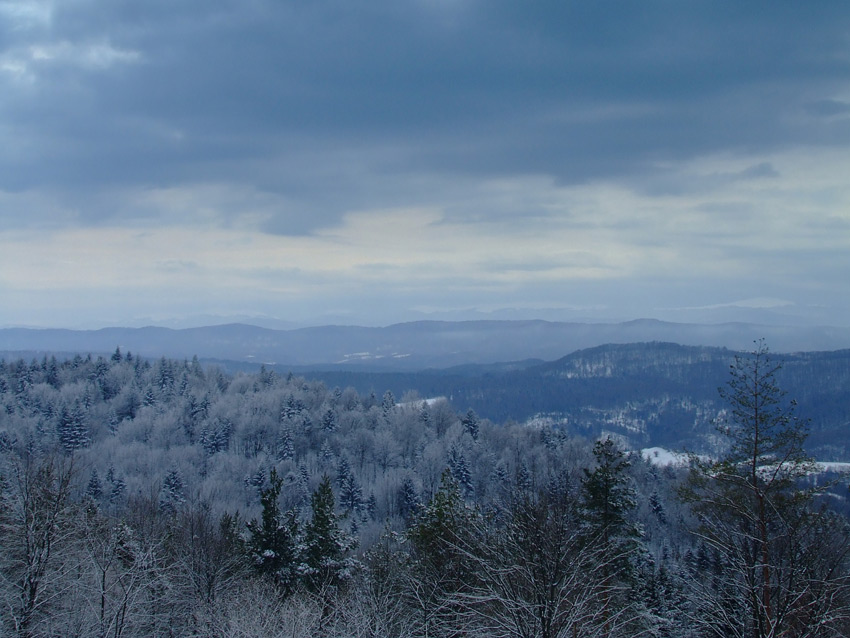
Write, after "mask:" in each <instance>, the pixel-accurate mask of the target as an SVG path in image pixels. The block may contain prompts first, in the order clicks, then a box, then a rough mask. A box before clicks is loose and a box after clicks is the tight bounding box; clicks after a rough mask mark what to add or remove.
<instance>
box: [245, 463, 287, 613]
mask: <svg viewBox="0 0 850 638" xmlns="http://www.w3.org/2000/svg"><path fill="white" fill-rule="evenodd" d="M282 487H283V479H282V478H281V477H280V476H278V473H277V470H276V469H274V468H272V470H271V472H270V473H269V486H268V487H267V488H265V489H262V490H260V505H261V506H262V508H263V511H262V515H261V518H260V520H259V521H257V520H256V519H254V520H252V521H251V522H250V523H248V534H249V538H248V542H247V548H248V553H249V555H250V557H251V559H252V561H253V564H254V568H255V569H256V570H257V572H259V573H260V574H262V575H264V576H267V577H269V578H271V580H272V581H273V582H274V583H275V585H277V586H278V587H279V588H280V590H281V592H282V593H283V595H284V596H287V595H289V594H290V593H291V591H292V587H293V586H294V576H295V545H296V538H297V535H298V519H297V517H296V516H295V512H293V511H290V512H288V513H286V514H284V513H283V512H281V510H280V503H279V499H280V490H281V488H282Z"/></svg>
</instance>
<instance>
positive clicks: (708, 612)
mask: <svg viewBox="0 0 850 638" xmlns="http://www.w3.org/2000/svg"><path fill="white" fill-rule="evenodd" d="M781 368H782V364H781V363H776V362H774V361H773V359H772V357H771V356H770V353H769V351H768V348H767V346H766V345H765V344H764V342H763V341H758V342H756V347H755V349H754V350H753V351H752V352H750V353H749V354H748V355H746V356H740V355H739V356H736V357H735V361H734V363H733V364H732V366H731V368H730V380H729V382H728V384H727V386H726V388H722V389H721V390H720V393H721V396H722V397H723V398H724V399H726V400H727V402H728V403H729V407H730V414H729V421H728V422H727V423H725V424H723V425H722V426H721V427H720V428H719V430H720V432H721V434H723V435H724V436H725V437H726V438H727V440H728V442H729V447H728V450H727V452H726V453H725V455H724V456H722V457H721V458H720V459H718V460H716V461H707V460H702V459H699V458H696V457H694V458H693V459H692V461H691V463H692V470H691V474H690V477H689V480H688V483H687V485H686V486H685V487H684V488H683V489H682V491H681V496H682V497H683V498H684V500H685V501H686V502H689V503H690V504H691V505H692V508H693V510H694V511H695V513H696V514H697V515H698V517H699V520H700V522H701V525H700V527H699V529H697V530H695V533H696V534H697V536H698V538H700V539H701V540H702V541H704V543H705V544H706V545H707V546H708V547H709V548H711V550H712V551H713V552H714V553H715V554H716V555H717V557H718V560H717V564H718V569H717V571H716V574H715V578H713V579H712V581H711V582H710V583H706V582H705V581H704V580H697V581H696V582H695V586H696V589H697V590H698V591H699V592H700V597H699V606H700V607H701V611H702V612H703V613H702V615H701V616H700V619H701V621H702V622H703V624H704V626H705V627H706V629H708V630H710V631H714V632H727V633H730V634H735V635H747V636H752V637H753V638H768V637H772V636H778V635H791V634H790V633H789V632H793V631H796V629H795V627H796V626H797V625H798V624H799V625H801V626H808V625H810V624H811V623H813V622H818V623H823V622H825V621H828V620H829V619H830V618H837V617H839V614H838V613H836V608H835V606H836V605H838V604H839V603H840V604H842V605H844V607H842V609H841V611H842V613H844V614H846V613H847V612H848V608H847V605H848V603H846V602H844V599H843V598H842V596H838V595H836V594H837V593H838V592H840V591H842V585H841V584H840V581H838V580H836V578H837V574H839V573H840V571H841V570H842V569H846V565H843V564H842V561H843V560H844V556H845V555H846V552H847V551H848V549H847V548H848V543H850V538H849V537H848V534H847V531H846V530H843V531H842V528H841V527H837V526H836V523H835V520H834V519H833V517H831V516H828V515H826V514H823V513H821V512H818V511H817V510H816V509H815V508H814V507H813V502H812V501H813V496H814V495H815V493H816V490H815V489H814V488H810V487H805V486H804V485H803V484H802V482H801V480H802V479H803V477H805V476H806V475H807V474H809V473H810V472H811V471H812V469H813V461H812V459H811V458H810V457H809V456H808V455H807V454H806V452H805V450H804V447H803V445H804V443H805V440H806V437H807V435H808V424H807V422H806V421H804V420H801V419H799V418H798V417H797V416H796V402H794V401H791V400H789V399H788V398H787V393H786V391H785V390H783V389H782V388H780V387H779V385H778V383H777V380H776V376H777V374H778V372H779V371H780V370H781ZM836 544H837V545H836ZM828 546H832V547H833V549H830V550H826V552H825V553H824V547H828ZM838 546H841V547H843V548H844V549H843V550H839V549H836V547H838ZM815 556H818V558H815ZM730 610H731V611H730ZM819 626H820V625H819ZM824 631H826V626H824ZM793 635H796V634H793ZM818 635H820V634H818ZM824 635H826V634H824Z"/></svg>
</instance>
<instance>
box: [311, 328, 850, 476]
mask: <svg viewBox="0 0 850 638" xmlns="http://www.w3.org/2000/svg"><path fill="white" fill-rule="evenodd" d="M735 354H736V353H735V352H733V351H732V350H728V349H726V348H713V347H704V346H682V345H678V344H673V343H660V342H653V343H632V344H620V345H604V346H597V347H594V348H589V349H586V350H579V351H576V352H573V353H571V354H569V355H567V356H565V357H562V358H561V359H558V360H557V361H550V362H546V363H540V362H536V363H535V362H533V361H525V362H517V363H514V364H510V365H507V364H505V365H489V366H473V365H468V366H462V367H458V368H450V369H445V370H441V371H436V370H433V371H427V372H419V373H399V372H396V373H386V372H385V373H367V372H362V371H356V370H347V371H344V370H337V371H316V372H313V373H309V374H308V375H306V376H311V377H313V378H318V379H321V380H323V381H324V382H325V384H326V385H327V386H328V387H334V386H338V387H340V388H345V387H347V386H351V387H354V388H355V389H356V390H358V392H360V393H363V394H368V393H369V392H370V391H376V392H383V391H384V390H385V389H389V390H391V391H392V392H393V393H394V394H395V395H396V396H403V395H404V394H409V393H411V391H415V392H417V393H418V394H419V395H420V396H422V397H433V396H444V397H446V398H447V399H449V401H450V402H451V404H452V405H453V406H454V407H455V409H457V410H459V411H461V412H464V411H466V410H467V409H469V408H472V409H473V410H475V411H476V412H477V413H478V414H479V415H480V416H483V417H486V418H488V419H490V420H492V421H493V422H495V423H504V422H506V421H509V420H512V421H516V422H520V423H527V424H529V425H530V426H535V425H552V426H554V427H555V428H556V429H559V430H563V431H566V432H568V433H569V434H572V435H581V436H586V437H588V438H595V437H598V436H601V435H604V434H610V435H613V436H615V437H618V438H620V439H621V440H623V442H624V443H625V444H626V446H627V447H629V448H631V449H641V448H648V447H655V446H658V447H664V448H667V449H676V450H681V449H689V450H693V451H696V452H699V453H707V454H712V453H714V452H716V451H717V445H718V442H719V440H720V438H721V437H718V435H717V426H718V425H720V424H721V423H722V422H723V419H724V416H723V414H724V410H726V408H728V405H727V404H726V403H725V402H724V401H723V400H722V399H721V397H720V395H719V393H718V388H720V387H723V386H725V385H726V383H727V382H728V380H729V365H730V363H732V361H733V360H734V356H735ZM773 357H774V361H775V362H777V363H779V362H781V363H782V369H781V370H780V371H779V373H778V374H777V382H778V383H779V385H780V387H781V388H782V389H784V390H786V391H787V393H788V395H787V396H788V399H789V400H790V399H792V398H793V399H794V400H796V401H797V403H798V416H799V417H801V418H802V419H805V420H807V421H809V423H810V426H811V433H810V436H809V440H808V445H807V448H808V449H809V451H810V452H811V453H812V454H813V455H814V456H815V457H816V458H818V459H819V460H822V461H847V460H850V350H836V351H830V352H807V353H797V354H777V353H774V355H773Z"/></svg>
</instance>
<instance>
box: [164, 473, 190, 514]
mask: <svg viewBox="0 0 850 638" xmlns="http://www.w3.org/2000/svg"><path fill="white" fill-rule="evenodd" d="M184 491H185V487H184V485H183V477H182V476H181V475H180V472H178V471H177V470H176V469H171V470H169V472H168V474H166V475H165V478H164V479H163V481H162V488H161V489H160V492H159V507H160V509H161V510H162V511H164V512H168V513H172V514H173V513H174V512H176V511H177V508H178V507H179V506H180V505H182V504H183V503H185V502H186V496H185V494H184Z"/></svg>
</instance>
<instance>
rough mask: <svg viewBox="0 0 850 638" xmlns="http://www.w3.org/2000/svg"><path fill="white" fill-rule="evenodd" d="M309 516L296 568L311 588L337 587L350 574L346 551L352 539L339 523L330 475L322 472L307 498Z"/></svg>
mask: <svg viewBox="0 0 850 638" xmlns="http://www.w3.org/2000/svg"><path fill="white" fill-rule="evenodd" d="M310 509H311V516H310V520H309V521H308V522H307V523H306V525H305V526H304V537H303V545H302V547H301V548H300V556H301V561H302V562H301V565H300V566H299V571H300V572H301V575H302V577H303V579H304V582H305V583H306V585H307V586H308V587H309V588H310V589H311V590H312V591H322V590H326V589H328V588H334V589H335V588H338V587H339V586H340V585H341V584H343V583H345V582H346V581H347V580H348V579H350V578H351V576H352V569H353V566H354V563H353V561H351V560H349V557H348V554H349V552H350V551H351V550H352V549H354V546H355V540H354V538H352V537H351V536H349V535H348V534H346V533H345V532H344V531H343V530H342V528H341V527H340V521H339V517H338V516H337V513H336V501H335V499H334V493H333V489H332V488H331V479H330V477H329V476H328V475H327V474H325V475H324V476H323V477H322V480H321V482H320V483H319V487H318V488H316V491H315V492H313V496H312V498H311V499H310Z"/></svg>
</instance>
